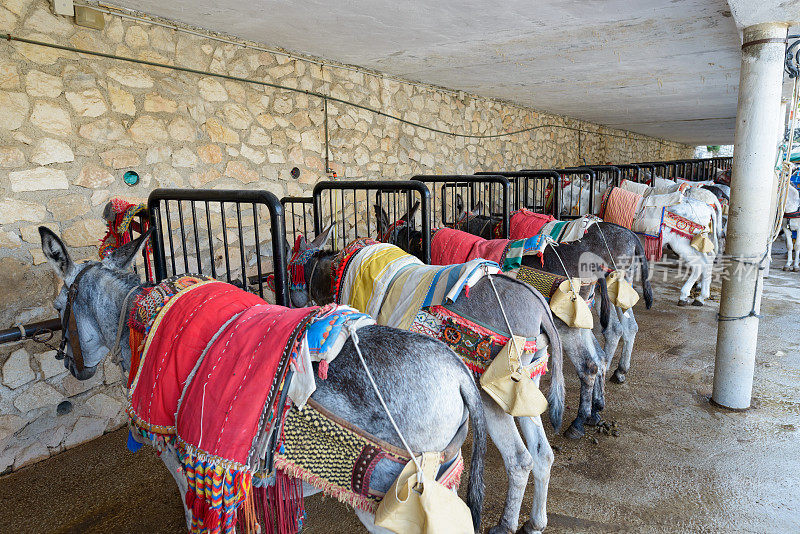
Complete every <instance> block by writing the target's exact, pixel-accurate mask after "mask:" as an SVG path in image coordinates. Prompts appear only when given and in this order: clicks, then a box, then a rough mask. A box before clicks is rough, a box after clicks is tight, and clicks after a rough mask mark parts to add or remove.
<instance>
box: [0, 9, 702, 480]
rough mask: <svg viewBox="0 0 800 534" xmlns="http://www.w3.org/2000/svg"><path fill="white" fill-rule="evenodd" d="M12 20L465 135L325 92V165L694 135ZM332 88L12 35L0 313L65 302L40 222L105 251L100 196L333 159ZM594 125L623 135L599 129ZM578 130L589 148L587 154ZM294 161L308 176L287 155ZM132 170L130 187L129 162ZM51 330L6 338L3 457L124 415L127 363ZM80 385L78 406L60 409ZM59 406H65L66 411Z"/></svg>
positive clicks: (348, 172)
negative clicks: (67, 356)
mask: <svg viewBox="0 0 800 534" xmlns="http://www.w3.org/2000/svg"><path fill="white" fill-rule="evenodd" d="M0 31H2V32H9V33H11V34H13V35H16V36H22V37H27V38H30V39H36V40H40V41H46V42H51V43H58V44H62V45H68V46H72V47H75V48H79V49H83V50H93V51H100V52H105V53H111V54H116V55H119V56H124V57H129V58H138V59H144V60H149V61H155V62H159V63H166V64H173V65H177V66H184V67H191V68H194V69H200V70H203V71H209V72H212V73H224V74H230V75H234V76H237V77H246V78H252V79H256V80H264V81H269V82H274V83H280V84H282V85H285V86H288V87H294V88H299V89H303V90H312V91H318V92H322V93H327V94H330V95H332V96H334V97H337V98H341V99H343V100H347V101H350V102H355V103H357V104H361V105H364V106H368V107H371V108H377V109H380V110H382V111H383V112H386V113H389V114H392V115H398V116H402V117H404V118H405V119H407V120H410V121H413V122H418V123H422V124H426V125H430V126H433V127H436V128H439V129H442V130H446V131H453V132H462V133H471V134H488V133H496V132H502V131H511V130H516V129H520V128H524V127H529V126H536V125H541V124H550V125H562V126H569V127H572V128H580V129H582V130H584V131H583V133H581V134H580V137H581V138H580V143H579V140H578V133H577V132H576V131H574V130H567V129H562V128H553V127H547V128H542V129H539V130H535V131H533V132H529V133H524V134H518V135H514V136H511V137H503V138H497V139H468V138H464V137H455V136H452V135H443V134H438V133H434V132H431V131H429V130H425V129H422V128H417V127H414V126H410V125H405V124H401V123H399V122H398V121H396V120H392V119H389V118H386V117H382V116H379V115H376V114H374V113H371V112H369V111H365V110H363V109H357V108H355V107H352V106H348V105H343V104H340V103H333V102H331V103H330V104H329V106H328V118H329V125H328V126H329V131H330V133H329V138H330V157H331V165H330V166H331V168H332V169H333V171H335V172H336V173H337V174H338V175H339V176H340V177H345V178H349V177H365V176H368V177H372V178H407V177H409V176H411V175H413V174H416V173H433V172H436V173H445V172H446V173H460V172H470V171H473V170H484V169H501V168H507V169H511V168H521V167H560V166H568V165H575V164H578V163H581V162H582V161H586V162H590V163H605V162H611V161H614V162H627V161H637V160H639V161H641V160H654V159H673V158H678V157H691V152H692V149H691V148H690V147H686V146H683V145H678V144H675V143H671V142H666V141H662V140H658V139H652V138H644V137H642V136H639V135H633V134H627V133H625V132H620V131H615V130H610V129H607V128H604V127H601V126H598V125H594V124H587V123H583V122H580V121H577V120H574V119H569V118H564V117H558V116H553V115H549V114H545V113H540V112H537V111H534V110H531V109H526V108H521V107H518V106H514V105H511V104H508V103H504V102H498V101H493V100H489V99H484V98H479V97H476V96H473V95H467V94H463V93H456V92H453V91H447V90H443V89H439V88H435V87H428V86H421V85H419V84H411V83H404V82H401V81H397V80H393V79H389V78H385V77H382V76H380V75H379V74H375V73H369V72H363V71H358V70H353V69H343V68H338V67H336V66H335V65H328V66H325V67H322V66H320V64H318V63H314V62H311V61H306V60H303V59H295V58H289V57H286V56H284V55H278V54H273V53H268V52H260V51H256V50H253V49H248V48H244V47H240V46H235V45H232V44H223V43H220V42H218V41H214V40H211V39H208V38H204V37H199V36H195V35H190V34H186V33H182V32H176V31H172V30H170V29H167V28H164V27H159V26H155V25H150V24H147V23H138V22H134V21H130V20H127V19H122V18H119V17H116V16H109V15H106V16H105V29H104V30H102V31H97V30H91V29H87V28H81V27H78V26H75V25H74V24H73V21H72V19H71V18H66V17H57V16H54V15H52V14H51V12H50V9H49V3H48V2H45V1H44V0H0ZM324 122H325V114H324V110H323V102H322V101H321V100H320V99H319V98H316V97H313V96H309V95H306V94H301V93H297V92H291V91H287V90H279V89H274V88H270V87H264V86H260V85H256V84H252V83H245V82H239V81H232V80H226V79H222V78H219V77H214V76H210V75H197V74H190V73H185V72H179V71H175V70H170V69H164V68H156V67H148V66H144V65H138V64H134V63H130V62H124V61H120V60H115V59H107V58H100V57H96V56H91V55H85V54H79V53H75V52H69V51H62V50H55V49H52V48H46V47H42V46H38V45H32V44H23V43H18V42H8V41H5V40H4V41H3V42H2V43H0V288H2V291H0V328H4V327H8V326H10V325H12V324H17V323H28V322H31V321H35V320H42V319H47V318H50V317H52V316H53V315H54V312H53V310H52V307H51V306H52V304H51V303H52V300H53V298H54V296H55V295H56V294H57V291H58V288H59V285H60V283H59V282H58V281H57V280H56V279H55V277H54V276H53V274H52V273H51V270H50V268H49V266H48V265H47V264H46V263H45V262H44V258H43V256H42V253H41V251H40V243H39V236H38V232H37V231H36V228H37V226H38V225H41V224H45V225H47V226H49V227H51V228H53V229H54V230H56V231H57V232H58V233H60V234H61V235H62V236H63V237H64V240H65V241H66V243H67V244H68V245H69V246H70V247H72V250H73V251H74V255H75V256H77V257H78V258H95V257H96V256H97V244H98V240H99V238H100V237H102V235H103V234H104V230H105V228H104V223H103V222H102V220H101V213H102V208H103V205H104V204H105V202H106V201H107V200H108V199H109V198H111V197H115V196H120V197H124V198H126V199H129V200H130V199H144V198H146V197H147V194H148V192H149V191H150V190H152V189H153V188H156V187H193V188H239V189H241V188H253V189H258V188H260V189H267V190H269V191H272V192H274V193H275V194H277V195H278V196H279V197H280V196H283V195H286V194H289V195H300V194H304V193H306V194H307V193H309V192H310V189H311V188H312V187H313V184H314V183H315V182H316V181H318V180H319V179H321V178H322V177H324V176H325V168H324V167H325V163H324V161H325V156H324V141H325V140H324ZM600 134H613V136H609V135H600ZM579 146H580V153H579V150H578V149H579ZM294 166H297V167H298V168H299V169H300V171H301V172H300V176H299V179H297V180H295V179H293V178H292V177H291V176H290V174H289V171H290V169H291V168H292V167H294ZM129 169H133V170H136V171H137V172H138V173H139V175H140V176H141V181H140V183H139V184H138V185H136V186H134V187H128V186H126V185H125V184H124V182H123V181H122V174H123V173H124V172H125V171H126V170H129ZM45 348H46V347H44V346H42V345H38V344H35V343H31V342H27V343H24V344H17V345H14V346H3V347H0V367H1V368H2V379H1V381H0V473H2V472H3V471H7V470H9V469H16V468H18V467H21V466H23V465H26V464H28V463H30V462H33V461H36V460H39V459H42V458H46V457H47V456H49V455H51V454H54V453H56V452H59V451H61V450H64V449H65V448H68V447H71V446H74V445H76V444H78V443H81V442H83V441H85V440H87V439H91V438H92V437H95V436H97V435H100V434H101V433H103V432H104V431H108V430H110V429H113V428H116V427H118V426H119V425H120V424H121V423H122V422H123V419H124V418H123V415H122V412H121V409H122V406H123V399H124V397H123V391H122V387H121V382H120V380H121V376H120V373H119V371H118V370H117V369H116V368H115V367H114V366H113V365H106V366H105V367H104V369H101V370H99V371H98V373H97V375H96V376H95V377H94V378H92V379H91V380H89V381H87V382H78V381H77V380H75V379H74V378H72V377H71V376H69V375H68V374H67V373H66V372H65V370H64V368H63V366H61V364H60V362H57V361H56V360H55V359H54V358H53V352H52V351H45V350H44V349H45ZM63 400H69V401H71V402H72V404H73V406H74V408H73V409H72V410H71V411H69V412H68V413H58V411H57V405H58V404H59V403H60V402H61V401H63ZM61 412H65V410H63V409H62V410H61Z"/></svg>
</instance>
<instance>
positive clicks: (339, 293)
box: [335, 240, 500, 330]
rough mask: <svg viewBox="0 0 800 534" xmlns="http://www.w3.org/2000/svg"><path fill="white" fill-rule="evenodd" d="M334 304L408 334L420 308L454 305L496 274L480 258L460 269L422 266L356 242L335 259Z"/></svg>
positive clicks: (389, 248) (382, 247)
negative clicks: (464, 295) (482, 279)
mask: <svg viewBox="0 0 800 534" xmlns="http://www.w3.org/2000/svg"><path fill="white" fill-rule="evenodd" d="M336 265H337V267H336V268H335V272H336V273H337V274H336V281H335V286H336V287H335V293H336V295H335V299H336V302H337V303H340V304H346V305H347V306H351V307H352V308H355V309H357V310H361V311H363V312H364V313H368V314H370V315H371V316H373V317H375V318H376V319H377V321H378V324H383V325H387V326H393V327H396V328H402V329H404V330H407V329H408V328H409V327H410V326H411V324H412V323H413V321H414V317H415V316H416V315H417V312H419V310H421V309H422V308H428V307H430V306H437V305H442V304H445V303H447V302H454V301H455V300H456V299H457V298H458V296H459V295H460V294H461V292H462V291H463V290H464V289H465V288H469V287H470V286H472V285H474V284H475V283H476V282H477V281H478V280H480V279H481V278H482V277H483V276H485V275H486V274H487V273H488V274H494V273H497V272H499V270H500V269H499V268H498V266H497V265H496V264H495V263H493V262H491V261H487V260H484V259H474V260H472V261H469V262H465V263H463V264H460V265H447V266H444V267H443V266H436V265H425V264H424V263H422V262H421V261H420V260H419V259H417V258H415V257H414V256H412V255H411V254H408V253H407V252H405V251H403V250H402V249H401V248H400V247H397V246H395V245H390V244H388V243H377V242H374V241H371V240H358V241H356V242H354V243H352V244H351V245H350V246H348V247H347V248H345V250H344V251H342V252H341V253H340V254H339V256H338V257H337V259H336Z"/></svg>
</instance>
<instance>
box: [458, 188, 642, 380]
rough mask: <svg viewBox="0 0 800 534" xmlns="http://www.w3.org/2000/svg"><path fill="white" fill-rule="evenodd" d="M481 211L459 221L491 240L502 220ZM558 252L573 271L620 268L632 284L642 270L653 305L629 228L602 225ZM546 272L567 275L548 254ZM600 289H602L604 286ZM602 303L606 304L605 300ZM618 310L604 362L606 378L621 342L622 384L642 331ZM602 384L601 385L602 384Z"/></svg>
mask: <svg viewBox="0 0 800 534" xmlns="http://www.w3.org/2000/svg"><path fill="white" fill-rule="evenodd" d="M457 206H458V207H459V209H463V204H458V203H457ZM481 211H482V206H481V202H478V204H476V205H475V207H474V208H473V209H472V210H471V211H470V212H468V213H467V216H466V217H463V216H459V220H463V224H462V225H461V226H460V229H462V230H464V231H465V232H469V233H471V234H475V235H480V236H481V237H484V238H486V239H490V237H487V235H491V231H492V229H493V228H494V227H495V226H496V225H497V224H499V223H500V222H501V219H499V218H497V217H487V216H485V215H481V214H480V213H481ZM462 213H463V212H462ZM567 245H569V246H567ZM557 252H558V255H559V256H560V258H561V261H563V262H564V265H565V266H566V268H567V270H569V271H570V272H578V271H580V272H585V271H593V272H595V273H598V274H600V273H606V272H609V271H611V270H615V269H617V268H619V269H620V270H622V271H623V272H625V277H626V279H627V280H628V281H629V282H632V281H634V280H635V279H636V277H637V276H636V275H637V273H636V269H637V268H638V269H639V270H640V272H639V278H640V279H641V284H642V295H643V296H644V302H645V306H646V307H647V309H650V307H651V306H652V305H653V288H652V287H651V285H650V266H649V264H648V263H647V258H646V257H645V255H644V248H643V247H642V243H641V241H640V240H639V238H638V237H637V236H636V234H635V233H634V232H633V231H631V230H629V229H628V228H625V227H623V226H620V225H618V224H614V223H609V222H598V223H597V224H593V225H592V226H590V227H589V229H588V230H587V232H586V235H584V237H583V238H581V239H579V240H577V241H573V242H572V243H569V244H562V245H560V246H559V248H558V251H557ZM544 269H545V270H547V271H550V272H554V273H563V267H562V266H561V263H560V262H559V261H558V258H556V257H555V255H554V254H553V253H547V252H546V253H545V258H544ZM599 289H600V290H602V287H599ZM601 298H602V295H601ZM598 303H599V304H601V305H602V301H599V302H598ZM614 308H615V309H614V313H611V314H610V316H609V321H608V323H607V325H606V326H604V327H603V337H604V340H605V344H604V347H603V348H604V350H605V356H606V358H605V361H604V362H603V364H604V369H603V371H602V375H603V376H605V375H606V374H607V372H608V370H609V368H610V366H611V361H612V360H613V358H614V354H616V352H617V348H618V347H619V342H620V340H621V341H622V352H621V353H620V358H619V363H618V365H617V368H616V370H614V373H613V375H612V376H611V380H612V381H614V382H617V383H619V384H621V383H623V382H625V379H626V375H627V373H628V370H629V369H630V365H631V356H632V355H633V344H634V341H635V340H636V333H637V332H638V331H639V325H638V324H637V323H636V318H635V317H634V314H633V309H629V310H628V311H627V312H626V311H624V310H622V309H621V308H619V307H616V306H615V307H614ZM602 383H603V382H598V384H602ZM596 387H597V386H596Z"/></svg>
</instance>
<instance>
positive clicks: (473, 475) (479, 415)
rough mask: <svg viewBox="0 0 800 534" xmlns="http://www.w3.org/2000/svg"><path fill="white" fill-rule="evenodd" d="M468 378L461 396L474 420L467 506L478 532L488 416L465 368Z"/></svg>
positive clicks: (481, 504) (479, 528) (464, 381)
mask: <svg viewBox="0 0 800 534" xmlns="http://www.w3.org/2000/svg"><path fill="white" fill-rule="evenodd" d="M464 371H465V374H466V375H467V376H466V378H467V379H466V380H463V381H462V383H461V398H462V399H463V400H464V404H465V405H466V407H467V410H468V411H469V417H470V420H471V422H472V458H471V460H470V464H469V484H468V486H467V506H468V507H469V510H470V513H471V514H472V525H473V527H474V528H475V532H476V534H477V533H479V532H480V531H481V510H482V509H483V491H484V487H483V464H484V459H485V457H486V434H487V430H486V416H485V414H484V413H483V402H482V401H481V394H480V391H479V390H478V386H477V384H476V383H475V379H474V378H472V376H471V375H470V374H469V373H468V372H467V371H466V367H465V368H464Z"/></svg>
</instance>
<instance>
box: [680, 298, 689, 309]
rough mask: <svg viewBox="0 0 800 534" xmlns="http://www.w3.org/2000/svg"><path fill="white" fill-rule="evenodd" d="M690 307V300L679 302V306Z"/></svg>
mask: <svg viewBox="0 0 800 534" xmlns="http://www.w3.org/2000/svg"><path fill="white" fill-rule="evenodd" d="M688 305H689V301H688V300H683V299H680V300H678V306H680V307H683V306H688Z"/></svg>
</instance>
